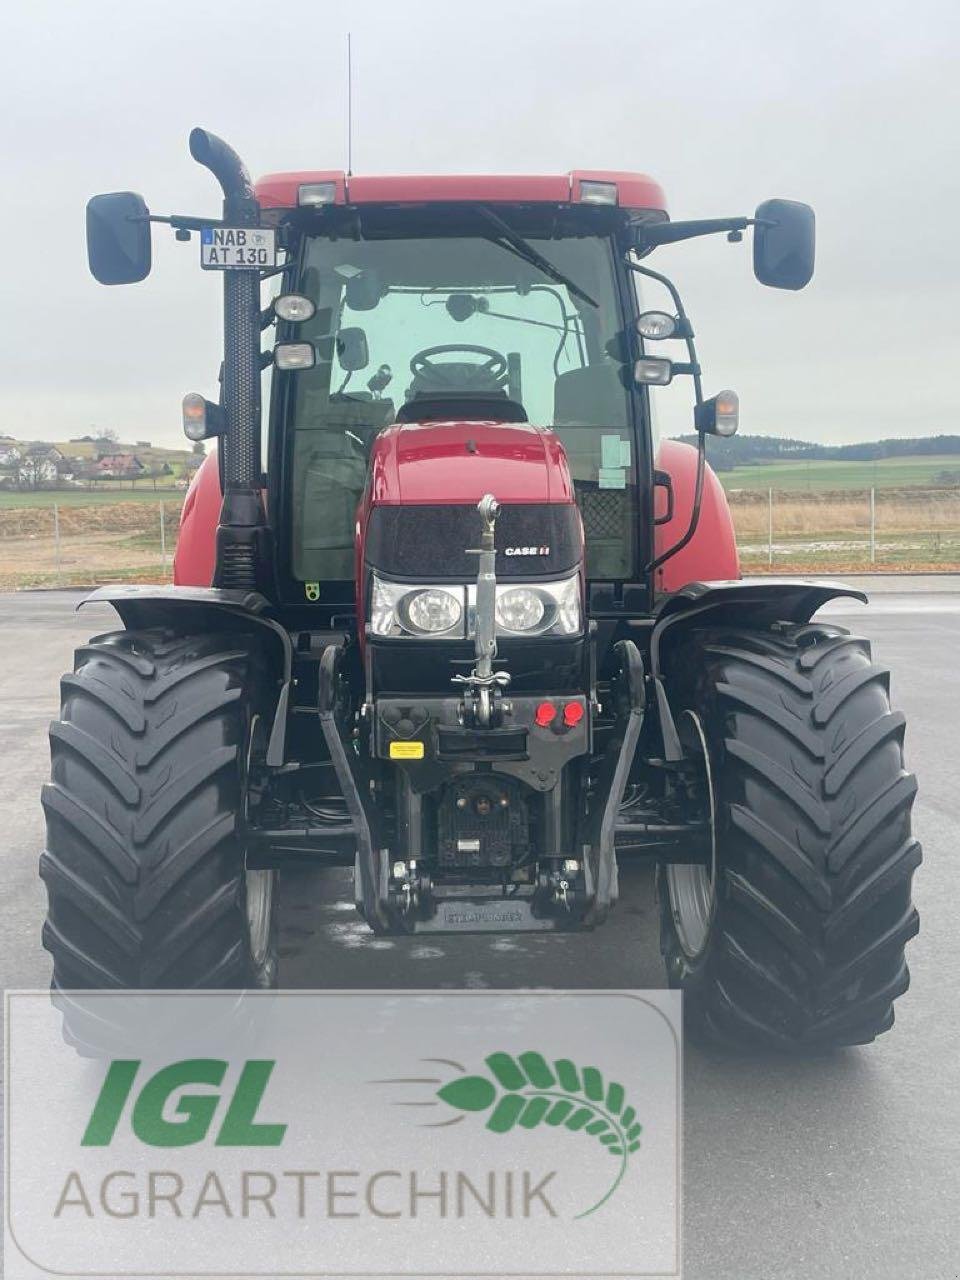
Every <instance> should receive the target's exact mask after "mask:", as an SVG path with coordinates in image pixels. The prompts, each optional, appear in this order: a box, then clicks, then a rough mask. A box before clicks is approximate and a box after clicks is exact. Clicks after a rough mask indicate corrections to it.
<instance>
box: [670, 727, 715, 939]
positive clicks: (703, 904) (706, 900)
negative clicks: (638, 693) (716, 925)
mask: <svg viewBox="0 0 960 1280" xmlns="http://www.w3.org/2000/svg"><path fill="white" fill-rule="evenodd" d="M683 714H684V716H687V717H689V719H690V722H691V724H692V725H693V728H694V730H695V733H696V736H697V740H698V742H699V745H700V751H701V756H702V759H703V768H704V774H705V775H706V784H707V799H708V803H709V806H710V865H709V867H703V866H696V865H693V864H692V863H668V864H667V876H666V879H667V893H668V894H669V898H670V911H671V914H672V916H673V926H674V929H675V931H676V935H677V941H678V942H679V943H680V946H681V948H682V949H683V952H684V955H686V956H687V958H688V959H690V960H696V959H697V958H698V957H699V956H701V955H702V954H703V952H704V950H705V948H706V945H707V939H708V938H709V936H710V929H711V927H712V925H713V918H714V916H715V915H716V910H717V892H716V884H717V821H716V818H717V814H716V803H715V799H714V791H713V773H712V771H711V768H710V754H709V752H708V751H707V739H706V735H705V734H704V732H703V725H702V724H701V722H700V717H699V716H698V715H697V714H696V712H694V711H684V713H683Z"/></svg>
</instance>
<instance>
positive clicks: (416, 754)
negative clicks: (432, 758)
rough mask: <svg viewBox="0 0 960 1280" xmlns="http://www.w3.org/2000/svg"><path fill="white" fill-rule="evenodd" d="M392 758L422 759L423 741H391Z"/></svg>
mask: <svg viewBox="0 0 960 1280" xmlns="http://www.w3.org/2000/svg"><path fill="white" fill-rule="evenodd" d="M390 759H391V760H422V759H423V743H422V742H391V743H390Z"/></svg>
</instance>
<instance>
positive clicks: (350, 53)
mask: <svg viewBox="0 0 960 1280" xmlns="http://www.w3.org/2000/svg"><path fill="white" fill-rule="evenodd" d="M347 177H348V178H352V177H353V41H352V36H351V34H350V32H349V31H348V32H347Z"/></svg>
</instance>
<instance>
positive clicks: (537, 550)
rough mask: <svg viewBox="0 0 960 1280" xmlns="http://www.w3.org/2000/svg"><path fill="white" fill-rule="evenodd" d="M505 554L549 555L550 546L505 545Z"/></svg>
mask: <svg viewBox="0 0 960 1280" xmlns="http://www.w3.org/2000/svg"><path fill="white" fill-rule="evenodd" d="M503 554H504V555H505V556H548V555H549V554H550V548H549V547H505V548H504V552H503Z"/></svg>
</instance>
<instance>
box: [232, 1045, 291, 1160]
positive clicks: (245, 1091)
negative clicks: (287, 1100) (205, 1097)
mask: <svg viewBox="0 0 960 1280" xmlns="http://www.w3.org/2000/svg"><path fill="white" fill-rule="evenodd" d="M275 1065H276V1064H275V1063H274V1062H270V1061H267V1060H261V1059H257V1058H254V1059H252V1060H251V1061H250V1062H248V1063H246V1064H245V1065H244V1068H243V1071H242V1072H241V1073H240V1079H239V1080H238V1081H237V1087H236V1089H235V1091H234V1094H233V1099H232V1101H231V1103H230V1106H229V1108H228V1109H227V1114H226V1115H225V1116H224V1118H223V1124H222V1125H221V1127H220V1136H219V1137H218V1138H217V1146H218V1147H279V1145H280V1143H281V1142H282V1141H283V1135H284V1134H285V1133H286V1132H287V1126H286V1125H285V1124H254V1123H253V1121H254V1118H255V1117H256V1114H257V1107H259V1105H260V1103H261V1102H262V1101H263V1094H264V1091H265V1090H266V1087H267V1083H268V1081H269V1080H270V1075H271V1073H272V1071H273V1068H274V1066H275Z"/></svg>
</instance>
